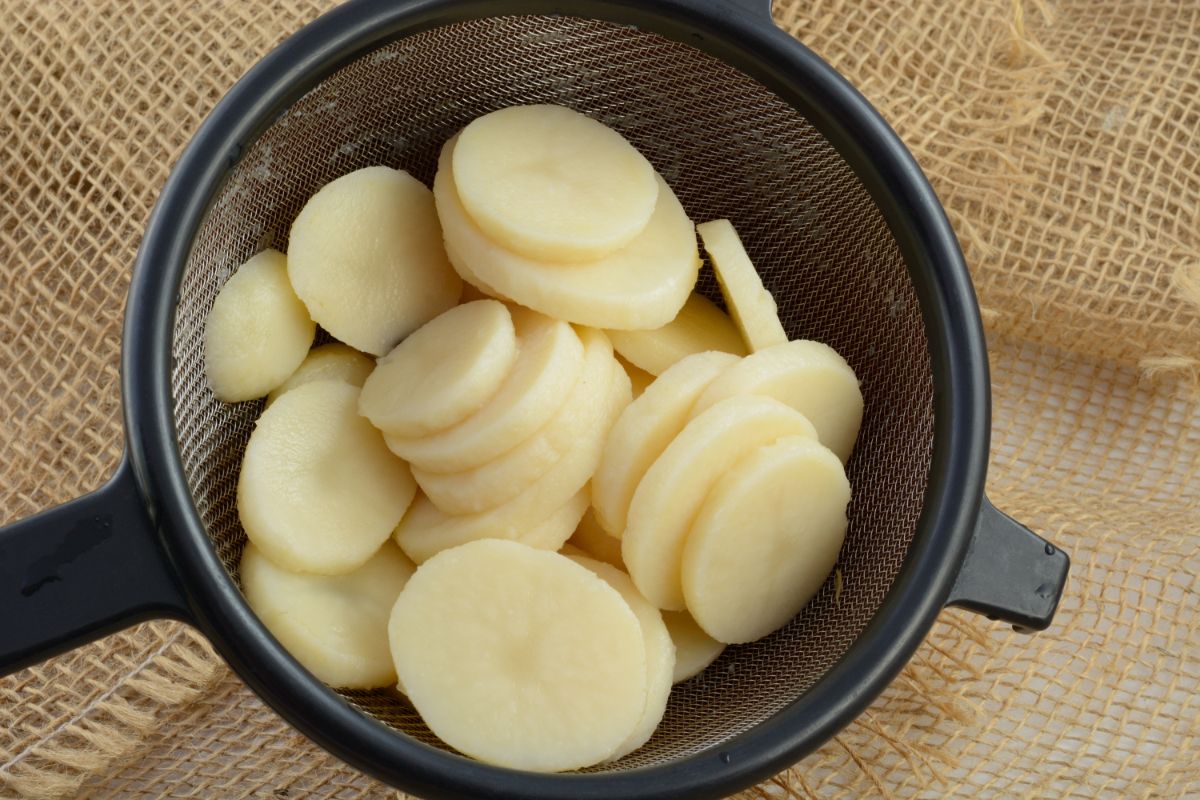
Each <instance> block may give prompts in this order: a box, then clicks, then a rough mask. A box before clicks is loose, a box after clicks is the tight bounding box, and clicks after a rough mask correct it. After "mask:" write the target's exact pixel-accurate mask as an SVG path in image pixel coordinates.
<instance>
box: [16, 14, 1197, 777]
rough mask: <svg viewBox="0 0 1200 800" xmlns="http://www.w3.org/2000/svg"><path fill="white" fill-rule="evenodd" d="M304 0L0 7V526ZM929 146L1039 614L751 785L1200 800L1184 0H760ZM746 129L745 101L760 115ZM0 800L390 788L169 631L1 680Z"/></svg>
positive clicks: (945, 639) (931, 661)
mask: <svg viewBox="0 0 1200 800" xmlns="http://www.w3.org/2000/svg"><path fill="white" fill-rule="evenodd" d="M324 5H325V3H322V2H311V1H309V0H281V2H276V3H271V4H265V3H252V4H251V3H246V4H242V3H236V4H235V3H231V2H218V0H203V1H202V2H195V1H194V0H192V1H190V2H182V1H181V0H177V1H174V2H168V3H162V2H138V3H131V2H107V1H106V2H101V1H100V0H91V2H87V3H61V4H60V3H46V2H40V0H0V114H2V116H0V193H2V194H0V197H2V200H0V409H2V410H3V422H2V423H0V465H3V467H2V468H3V475H4V480H3V481H0V523H3V522H9V521H12V520H15V519H17V518H20V517H23V516H26V515H29V514H32V513H34V512H36V511H38V510H39V509H42V508H45V507H47V506H50V505H52V504H55V503H60V502H63V501H65V500H68V499H70V498H71V497H74V496H76V495H78V494H80V493H83V492H85V491H87V490H89V489H92V488H94V487H96V486H98V485H99V484H100V483H101V482H102V481H103V479H104V478H105V477H106V476H107V475H108V474H109V473H110V472H111V470H112V469H113V467H114V466H115V464H116V462H117V459H118V457H119V455H120V449H121V425H120V397H119V389H118V380H117V368H118V357H119V333H120V325H121V320H122V310H123V307H124V297H125V291H126V287H127V285H128V276H129V269H130V266H131V264H132V261H133V257H134V251H135V249H136V247H137V244H138V241H139V239H140V235H141V231H142V228H143V226H144V224H145V222H146V219H147V215H148V213H149V211H150V207H151V204H152V203H153V201H154V198H155V196H156V193H157V191H158V189H159V187H160V186H161V184H162V182H163V180H164V179H165V177H166V174H167V172H168V170H169V168H170V165H171V164H172V162H173V161H174V159H175V158H176V157H177V156H178V154H179V153H180V151H181V149H182V148H183V146H184V144H185V143H186V142H187V140H188V138H189V136H190V135H191V134H192V132H193V131H194V130H195V129H196V126H197V125H198V124H199V122H200V120H201V119H202V118H203V117H204V115H205V114H206V113H207V112H208V110H209V109H210V108H211V107H212V105H213V104H214V103H215V102H216V100H217V99H218V98H219V97H220V96H221V94H222V93H223V92H224V91H225V90H226V89H227V88H228V87H229V86H230V85H231V84H232V83H233V81H234V80H235V79H236V78H237V77H238V76H239V75H240V74H242V73H243V72H244V71H245V70H246V69H247V68H248V67H249V66H250V65H251V64H252V63H253V62H254V61H255V60H256V59H258V58H259V57H260V56H262V55H263V54H264V53H265V52H266V51H267V50H268V49H269V48H270V47H271V46H272V45H274V44H275V43H276V42H278V41H279V40H280V39H281V38H283V37H284V36H285V35H286V34H287V33H289V32H290V31H292V30H294V29H296V28H297V27H299V26H300V25H301V24H302V23H304V22H306V21H307V20H309V19H311V18H312V17H314V16H316V15H317V14H318V13H319V12H320V11H321V10H322V8H323V6H324ZM776 18H777V21H778V22H779V24H780V25H782V26H783V27H785V28H786V29H787V30H788V31H790V32H792V33H794V34H795V35H797V36H798V37H800V38H801V39H803V40H804V41H805V42H807V43H808V44H809V45H810V46H812V47H813V48H814V49H815V50H817V51H818V52H819V53H821V54H822V55H824V56H825V57H826V58H827V59H829V60H830V61H831V62H832V63H833V64H834V65H835V66H836V67H837V68H839V69H840V70H841V71H842V72H843V73H844V74H845V75H847V76H848V77H849V78H850V79H851V80H852V81H853V82H854V83H856V84H857V85H858V86H859V87H860V88H861V89H862V90H863V91H864V92H865V93H866V94H867V96H868V97H869V98H870V99H871V100H872V101H873V102H875V103H876V105H877V106H878V107H879V108H880V109H881V110H882V111H883V113H884V115H885V116H886V117H887V118H888V119H889V120H890V121H891V122H892V124H893V125H894V126H895V127H896V128H897V130H898V131H899V132H900V134H901V136H902V137H903V138H904V139H905V140H906V141H907V142H908V144H909V146H910V147H911V148H912V149H913V151H914V152H915V153H916V155H917V157H918V159H919V160H920V161H921V163H922V165H923V166H924V168H925V170H926V171H927V173H928V174H929V175H930V177H931V178H932V180H933V183H934V185H935V187H936V189H937V190H938V192H939V194H940V195H941V197H942V199H943V201H944V202H945V204H946V206H947V208H948V210H949V213H950V216H951V218H952V220H953V222H954V225H955V227H956V229H957V231H958V234H959V237H960V239H961V241H962V245H963V248H964V250H965V252H966V254H967V258H968V261H969V262H970V266H971V269H972V272H973V275H974V277H975V281H976V285H977V287H978V289H979V295H980V300H981V303H982V305H983V308H984V316H985V322H986V324H987V327H988V332H989V338H990V344H991V357H992V368H993V379H994V392H995V405H996V408H995V421H994V429H993V433H994V444H993V451H992V464H991V472H990V474H989V481H988V490H989V494H990V495H991V497H992V499H993V500H994V501H995V502H996V503H997V505H999V506H1000V507H1001V508H1003V509H1005V510H1007V511H1008V512H1010V513H1011V514H1013V515H1014V516H1017V517H1018V518H1020V519H1021V520H1022V521H1024V522H1026V523H1027V524H1029V525H1031V526H1033V527H1034V528H1036V529H1038V530H1040V531H1042V532H1044V533H1045V534H1046V535H1047V536H1049V537H1050V538H1052V539H1054V540H1055V541H1057V542H1059V543H1060V544H1062V545H1063V546H1064V547H1066V548H1067V549H1069V550H1070V551H1071V553H1072V555H1073V557H1074V564H1075V566H1074V572H1073V574H1072V578H1071V582H1070V585H1069V587H1068V591H1067V595H1066V596H1065V598H1064V600H1063V604H1062V608H1061V610H1060V612H1059V616H1058V619H1057V621H1056V624H1055V626H1054V627H1053V629H1052V630H1050V631H1048V632H1046V633H1043V634H1040V635H1038V636H1037V637H1033V638H1028V637H1024V636H1020V635H1017V634H1014V633H1012V632H1011V631H1008V630H1006V629H1004V628H1002V627H999V626H995V625H991V624H988V623H987V622H985V621H984V620H982V619H980V618H977V617H974V616H971V615H968V614H964V613H959V612H947V613H945V614H943V615H942V618H941V619H940V621H939V622H938V623H937V625H936V627H935V628H934V630H933V632H932V634H931V635H930V637H929V639H928V640H927V641H926V643H925V644H924V645H923V646H922V647H921V649H920V650H919V651H918V653H917V654H916V656H915V658H914V659H913V661H912V663H911V664H910V665H909V666H908V668H907V669H905V671H904V672H903V674H902V675H901V676H900V677H899V678H898V679H897V680H896V682H895V683H894V684H893V685H892V686H891V687H890V688H889V689H888V690H887V691H886V692H885V693H884V695H883V697H881V698H880V699H879V700H878V701H877V702H876V703H875V704H874V705H873V706H872V707H871V708H870V710H869V711H868V712H867V713H865V714H864V715H863V716H862V717H861V718H860V719H858V720H857V721H856V722H854V723H853V724H852V725H851V726H850V727H848V728H847V729H846V730H844V731H843V732H842V733H840V734H839V735H838V736H837V737H835V739H834V740H832V741H831V742H829V743H828V744H827V745H826V746H825V747H823V748H822V749H821V750H820V751H819V752H818V753H817V754H816V755H814V756H813V757H811V758H810V759H808V760H806V761H804V762H803V763H802V764H800V765H798V766H797V767H795V768H793V769H791V770H789V771H788V772H786V773H784V774H781V775H779V776H778V777H776V778H775V779H774V780H773V781H771V782H768V783H766V784H763V785H762V786H760V787H758V788H757V789H755V790H752V791H751V792H749V793H747V795H746V796H748V797H806V796H809V795H812V796H823V797H825V796H829V797H832V796H884V797H893V796H894V797H916V796H923V797H924V796H956V797H957V796H964V797H965V796H974V797H1018V796H1019V797H1056V798H1057V797H1068V796H1069V797H1161V798H1177V797H1188V796H1191V797H1200V758H1197V755H1196V754H1197V752H1200V623H1198V622H1197V612H1198V611H1200V608H1198V606H1200V603H1198V599H1197V598H1198V592H1197V581H1196V577H1195V576H1196V575H1197V574H1198V573H1200V397H1198V394H1197V383H1198V374H1200V5H1197V4H1196V3H1195V2H1194V0H1176V1H1175V2H1167V0H1156V2H1155V3H1152V4H1148V3H1138V2H1133V0H1127V1H1126V0H1058V1H1057V2H1046V3H1044V4H1043V3H1041V2H1021V0H986V2H985V0H974V1H973V2H963V3H960V4H949V3H945V2H942V0H895V1H894V2H893V1H889V2H883V0H878V1H871V2H867V1H866V0H802V1H801V0H795V1H794V0H777V3H776ZM750 123H752V121H748V124H750ZM0 718H2V720H3V724H2V725H0V795H3V796H5V797H9V796H15V797H26V796H27V797H62V796H83V797H159V796H176V797H202V798H215V797H221V798H229V797H359V796H370V797H375V796H379V797H384V796H394V795H395V793H394V792H392V791H390V790H388V789H387V788H386V787H383V786H382V785H380V784H378V783H375V782H373V781H371V780H369V779H367V778H365V777H363V776H361V775H359V774H357V773H355V772H354V771H353V770H351V769H350V768H348V767H346V766H344V765H342V764H341V763H339V762H338V761H336V760H335V759H333V758H332V757H330V756H327V755H325V754H324V753H323V752H322V751H320V750H319V749H318V748H316V747H315V746H314V745H312V744H310V743H309V742H307V741H306V740H305V739H303V738H302V737H301V736H299V735H298V734H296V733H294V732H293V731H291V730H290V729H289V728H288V727H287V726H286V725H285V724H284V723H283V722H281V721H280V720H279V719H278V718H277V717H276V716H275V715H274V714H273V713H272V712H270V711H269V710H268V709H266V708H265V707H264V706H263V705H262V704H261V703H260V702H259V701H258V700H257V699H256V698H255V697H254V696H253V695H252V694H251V693H250V692H249V691H248V690H247V689H246V688H244V687H243V686H242V685H241V683H240V682H239V681H238V679H237V678H236V677H235V676H233V675H232V674H231V673H230V671H229V669H228V668H227V667H226V666H224V664H223V663H222V662H221V661H220V659H219V658H217V657H216V656H215V655H214V653H213V652H212V650H211V649H210V648H209V646H208V645H207V644H206V643H205V642H204V640H203V639H202V638H201V637H200V636H199V635H198V634H196V633H195V632H193V631H191V630H190V629H188V628H186V627H184V626H180V625H176V624H172V623H154V624H147V625H143V626H140V627H138V628H136V629H133V630H131V631H127V632H125V633H121V634H118V635H115V636H112V637H109V638H108V639H106V640H104V641H101V642H98V643H96V644H94V645H92V646H89V647H86V648H83V649H81V650H78V651H76V652H73V653H70V654H68V655H65V656H62V657H60V658H57V659H55V660H53V661H51V662H48V663H45V664H42V665H40V666H37V667H34V668H32V669H29V670H25V671H24V672H21V673H19V674H17V675H14V676H11V677H8V678H5V679H2V680H0Z"/></svg>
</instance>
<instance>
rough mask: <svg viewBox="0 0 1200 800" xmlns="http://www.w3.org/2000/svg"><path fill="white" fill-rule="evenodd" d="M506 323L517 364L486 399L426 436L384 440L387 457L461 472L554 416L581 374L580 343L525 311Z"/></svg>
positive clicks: (565, 329)
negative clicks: (511, 327)
mask: <svg viewBox="0 0 1200 800" xmlns="http://www.w3.org/2000/svg"><path fill="white" fill-rule="evenodd" d="M512 320H513V324H514V326H515V328H516V332H517V347H518V355H517V360H516V362H515V363H514V364H513V366H512V369H511V370H509V373H508V377H507V378H505V379H504V382H503V383H502V384H501V385H500V388H499V389H498V390H497V391H496V393H495V394H494V395H493V396H492V397H491V399H490V400H488V402H486V403H485V404H484V405H483V407H482V408H480V409H479V410H478V411H477V412H475V413H474V414H472V415H471V416H469V417H467V418H466V419H464V420H463V421H462V422H460V423H458V424H457V425H455V426H453V427H451V428H447V429H446V430H443V431H438V432H437V433H434V434H431V435H429V436H424V437H403V436H396V435H394V434H388V435H387V437H386V439H387V444H388V447H390V448H391V449H392V452H394V453H396V454H397V455H399V456H400V457H402V458H404V459H407V460H408V461H411V462H412V463H413V464H415V465H417V466H419V467H421V469H423V470H426V471H428V472H461V471H463V470H468V469H474V468H475V467H478V466H479V465H480V464H486V463H487V462H488V461H491V460H492V459H493V458H496V457H497V456H499V455H501V454H503V453H506V452H508V451H509V450H511V449H512V448H514V447H516V446H517V445H518V444H520V443H521V442H523V441H525V440H526V439H528V438H529V437H530V436H532V435H533V434H534V433H536V432H537V430H538V429H539V428H541V427H542V426H543V425H545V424H546V421H547V420H549V419H550V418H551V417H553V416H554V414H555V412H557V411H558V409H559V408H560V407H561V406H562V404H563V402H565V401H566V398H567V395H568V394H570V392H571V388H572V387H574V386H575V383H576V382H577V381H578V380H579V375H580V372H581V371H582V370H583V343H582V342H581V341H580V340H579V336H578V335H576V333H575V331H574V330H573V329H572V328H571V326H570V325H568V324H567V323H565V322H561V321H559V320H553V319H550V318H549V317H544V316H542V315H541V314H538V313H536V312H533V311H529V310H527V309H523V308H514V309H513V310H512Z"/></svg>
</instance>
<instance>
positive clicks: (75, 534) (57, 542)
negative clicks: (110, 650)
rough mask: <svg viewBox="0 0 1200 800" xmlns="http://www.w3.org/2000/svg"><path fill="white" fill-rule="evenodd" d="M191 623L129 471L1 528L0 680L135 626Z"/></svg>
mask: <svg viewBox="0 0 1200 800" xmlns="http://www.w3.org/2000/svg"><path fill="white" fill-rule="evenodd" d="M156 617H174V618H178V619H186V618H187V617H188V612H187V603H186V601H185V600H184V595H183V593H182V592H181V591H180V590H179V587H178V584H177V583H176V579H175V577H174V575H173V573H172V570H171V567H170V565H169V562H168V561H167V557H166V553H165V552H164V551H163V547H162V544H161V543H160V541H159V539H158V536H157V534H156V533H155V530H154V526H153V523H152V522H151V520H150V515H149V513H148V511H147V509H146V505H145V501H144V500H143V499H142V495H141V493H140V492H139V491H138V488H137V484H136V482H135V480H134V477H133V469H132V468H131V467H130V465H129V462H128V460H127V459H126V458H122V460H121V465H120V466H119V467H118V468H117V471H116V474H115V475H114V476H113V477H112V479H111V480H109V482H108V483H106V484H105V485H104V486H102V487H101V488H100V489H98V490H96V491H95V492H93V493H92V494H89V495H85V496H83V497H80V498H79V499H77V500H72V501H71V502H69V503H66V504H65V505H61V506H58V507H57V508H52V509H50V510H49V511H43V512H42V513H40V514H38V515H36V516H33V517H30V518H29V519H25V520H21V521H20V522H17V523H14V524H12V525H9V526H8V527H5V528H0V675H7V674H9V673H11V672H15V671H16V670H18V669H21V668H23V667H26V666H29V665H31V664H36V663H37V662H39V661H43V660H45V659H47V658H50V657H51V656H53V655H57V654H58V653H61V652H63V651H65V650H70V649H71V648H74V647H78V646H80V645H82V644H86V643H87V642H90V641H93V640H95V639H99V638H100V637H101V636H104V635H105V634H108V633H113V632H115V631H117V630H120V629H121V628H125V627H128V626H129V625H132V624H134V623H135V622H141V621H143V620H147V619H152V618H156Z"/></svg>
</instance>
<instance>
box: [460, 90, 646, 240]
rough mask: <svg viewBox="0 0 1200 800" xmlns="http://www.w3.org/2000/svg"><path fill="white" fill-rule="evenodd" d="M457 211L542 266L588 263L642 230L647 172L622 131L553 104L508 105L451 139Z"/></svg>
mask: <svg viewBox="0 0 1200 800" xmlns="http://www.w3.org/2000/svg"><path fill="white" fill-rule="evenodd" d="M453 166H454V184H455V188H456V189H457V190H458V196H459V198H460V199H461V200H462V204H463V208H465V209H466V211H467V214H468V215H469V216H470V218H471V219H472V220H473V221H474V222H475V224H476V225H478V226H479V228H480V229H481V230H482V231H483V232H484V233H486V234H487V235H488V237H490V238H491V239H494V240H495V241H496V242H497V243H499V244H500V245H502V246H503V247H505V248H507V249H509V250H512V251H513V252H514V253H519V254H521V255H523V256H527V257H529V258H535V259H539V260H543V261H593V260H595V259H597V258H601V257H603V256H606V255H608V254H610V253H612V252H615V251H616V250H619V249H621V248H622V247H624V246H625V245H627V244H629V242H630V241H632V240H633V238H634V237H635V236H637V235H638V234H639V233H641V232H642V230H643V229H644V228H645V227H646V223H647V222H649V221H650V215H651V213H653V211H654V204H655V201H656V200H657V199H658V182H657V181H655V179H654V167H652V166H650V162H649V161H647V160H646V157H645V156H643V155H642V154H641V153H639V152H638V151H637V149H636V148H635V147H634V146H633V145H631V144H630V143H629V142H627V141H625V138H624V137H623V136H621V134H619V133H617V132H616V131H614V130H613V129H612V128H609V127H608V126H606V125H604V124H603V123H601V122H597V121H596V120H594V119H592V118H591V117H588V116H586V115H584V114H580V113H579V112H578V111H573V110H571V109H569V108H564V107H562V106H552V105H528V106H510V107H508V108H503V109H500V110H499V111H493V112H492V113H490V114H485V115H483V116H482V117H478V118H476V119H475V120H474V121H472V122H471V124H470V125H468V126H467V127H466V128H464V129H463V131H462V133H460V134H459V136H458V144H457V146H456V147H455V149H454V163H453Z"/></svg>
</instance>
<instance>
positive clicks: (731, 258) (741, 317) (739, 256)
mask: <svg viewBox="0 0 1200 800" xmlns="http://www.w3.org/2000/svg"><path fill="white" fill-rule="evenodd" d="M696 232H697V233H699V234H700V240H701V241H702V242H704V249H705V250H707V251H708V257H709V260H710V261H711V262H712V266H713V272H714V273H716V276H717V283H718V284H720V286H721V294H722V295H723V296H724V297H725V307H726V308H728V309H729V313H730V314H732V315H733V321H734V322H735V323H737V327H738V330H740V331H741V333H742V338H743V339H744V340H745V342H746V344H747V345H748V346H749V347H750V351H751V352H755V351H758V350H762V349H763V348H766V347H771V346H773V345H777V344H783V343H784V342H786V341H787V340H788V338H787V331H785V330H784V329H783V323H781V322H780V321H779V310H778V307H777V306H776V305H775V298H774V297H772V296H771V293H770V292H769V291H767V289H766V287H764V286H763V282H762V277H760V276H759V274H758V270H756V269H755V268H754V264H753V263H751V261H750V256H749V255H747V253H746V248H745V247H743V246H742V240H741V238H740V237H739V236H738V234H737V231H736V230H734V228H733V223H731V222H730V221H729V220H727V219H714V220H713V221H711V222H705V223H703V224H701V225H697V226H696Z"/></svg>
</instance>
